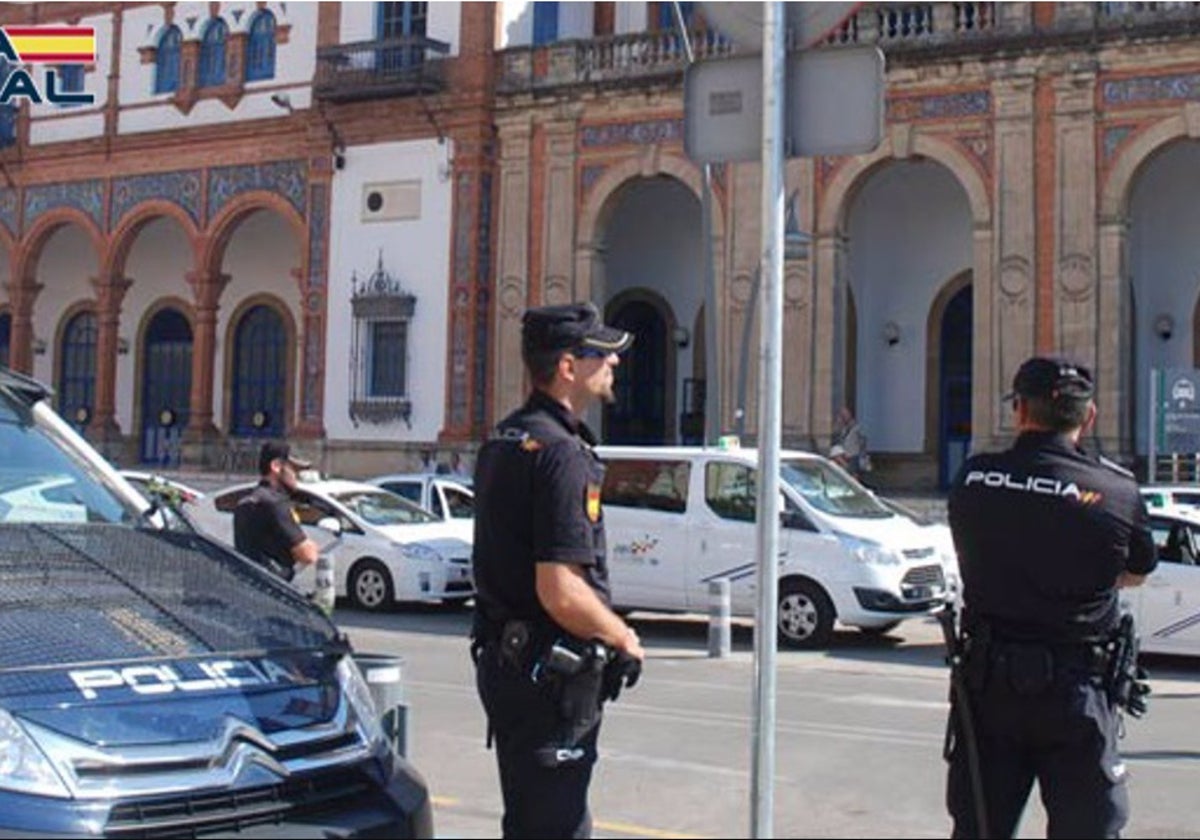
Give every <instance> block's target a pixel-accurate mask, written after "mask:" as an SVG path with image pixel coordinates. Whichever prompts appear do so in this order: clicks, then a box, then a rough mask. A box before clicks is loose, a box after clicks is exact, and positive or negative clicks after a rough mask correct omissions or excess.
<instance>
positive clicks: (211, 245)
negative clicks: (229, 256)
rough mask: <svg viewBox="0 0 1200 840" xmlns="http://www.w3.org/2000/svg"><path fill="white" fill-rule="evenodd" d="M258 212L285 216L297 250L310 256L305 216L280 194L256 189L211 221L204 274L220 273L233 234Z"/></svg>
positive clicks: (202, 259)
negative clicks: (293, 234) (294, 236)
mask: <svg viewBox="0 0 1200 840" xmlns="http://www.w3.org/2000/svg"><path fill="white" fill-rule="evenodd" d="M258 210H267V211H269V212H273V213H276V214H277V215H279V216H282V217H283V219H284V220H285V221H286V222H287V223H288V225H289V226H290V227H291V228H292V231H293V233H295V235H296V244H297V250H298V251H299V253H300V255H301V257H302V258H303V257H304V255H305V254H307V252H308V249H307V247H306V245H307V242H308V226H307V225H306V224H305V223H304V219H303V217H301V215H300V214H299V213H298V212H296V208H295V207H293V206H292V204H291V202H289V201H288V200H287V199H286V198H284V197H283V196H281V195H279V194H277V193H273V192H267V191H265V190H254V191H252V192H246V193H242V194H241V195H239V196H237V197H236V198H234V199H232V200H231V201H230V202H229V203H228V204H226V205H225V207H224V208H222V210H221V212H220V213H218V214H217V215H216V216H215V217H214V218H213V219H212V220H211V221H210V222H209V225H208V231H207V232H208V236H207V242H206V244H205V245H204V247H203V252H202V253H201V255H200V260H199V266H200V270H201V271H202V272H205V273H211V274H216V273H219V272H220V270H221V263H222V262H223V261H224V259H225V249H226V248H227V247H228V246H229V240H230V239H232V238H233V234H234V233H236V232H237V229H238V227H239V226H240V225H241V223H242V222H243V221H245V219H246V217H247V216H249V215H250V214H251V213H254V212H255V211H258Z"/></svg>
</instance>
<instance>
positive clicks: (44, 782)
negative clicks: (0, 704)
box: [0, 709, 71, 799]
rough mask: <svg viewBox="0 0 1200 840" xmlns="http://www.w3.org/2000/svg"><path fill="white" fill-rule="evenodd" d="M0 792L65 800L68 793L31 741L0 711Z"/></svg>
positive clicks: (14, 722) (10, 717)
mask: <svg viewBox="0 0 1200 840" xmlns="http://www.w3.org/2000/svg"><path fill="white" fill-rule="evenodd" d="M0 790H16V791H21V792H22V793H33V794H37V795H38V796H56V797H60V798H64V799H65V798H68V797H70V795H71V793H70V791H68V790H67V787H66V785H64V784H63V781H62V779H60V778H59V777H58V773H56V772H55V771H54V768H53V767H52V766H51V764H50V762H49V760H47V758H46V756H44V755H43V754H42V751H41V750H40V749H38V745H37V744H35V743H34V742H33V739H32V738H30V737H29V736H28V735H27V734H25V730H24V729H22V728H21V725H20V724H19V723H17V722H16V720H14V719H13V717H12V715H10V714H9V713H8V712H6V711H4V710H3V709H0Z"/></svg>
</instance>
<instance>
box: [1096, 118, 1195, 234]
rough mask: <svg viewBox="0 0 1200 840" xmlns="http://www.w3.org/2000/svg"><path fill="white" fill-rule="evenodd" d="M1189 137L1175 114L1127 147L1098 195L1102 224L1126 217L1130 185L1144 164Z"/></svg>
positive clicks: (1182, 123) (1156, 124)
mask: <svg viewBox="0 0 1200 840" xmlns="http://www.w3.org/2000/svg"><path fill="white" fill-rule="evenodd" d="M1189 137H1194V135H1192V134H1191V133H1190V132H1189V131H1188V126H1187V120H1186V119H1185V118H1184V116H1183V114H1176V115H1175V116H1172V117H1167V118H1166V119H1164V120H1160V121H1159V122H1157V123H1155V124H1154V125H1152V126H1150V127H1149V128H1147V129H1145V130H1144V131H1142V132H1140V133H1139V134H1138V135H1137V136H1136V137H1135V138H1134V139H1133V140H1132V141H1131V142H1129V143H1127V144H1126V145H1125V148H1124V149H1123V150H1122V151H1121V152H1120V153H1119V154H1118V155H1117V159H1116V162H1115V163H1113V165H1112V168H1111V169H1109V171H1108V177H1107V178H1105V180H1104V186H1103V188H1102V190H1101V193H1100V218H1101V220H1116V219H1120V218H1122V217H1123V216H1125V214H1126V212H1127V210H1128V209H1129V196H1130V193H1132V191H1133V182H1134V180H1135V179H1136V178H1137V176H1138V174H1139V173H1140V172H1141V171H1142V168H1143V167H1144V166H1145V164H1146V163H1147V162H1148V161H1149V160H1150V158H1152V157H1154V155H1155V154H1157V153H1158V152H1159V151H1161V150H1162V149H1164V148H1165V147H1166V146H1168V145H1170V144H1171V143H1174V142H1175V141H1176V140H1183V139H1187V138H1189Z"/></svg>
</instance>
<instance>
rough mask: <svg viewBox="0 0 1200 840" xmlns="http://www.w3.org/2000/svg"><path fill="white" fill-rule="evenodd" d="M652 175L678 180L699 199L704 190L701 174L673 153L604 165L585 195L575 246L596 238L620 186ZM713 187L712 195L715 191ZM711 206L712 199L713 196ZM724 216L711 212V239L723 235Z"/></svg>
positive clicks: (719, 237)
mask: <svg viewBox="0 0 1200 840" xmlns="http://www.w3.org/2000/svg"><path fill="white" fill-rule="evenodd" d="M655 175H668V176H670V177H672V178H674V179H675V180H677V181H680V182H682V183H683V184H684V185H686V186H687V187H688V189H690V190H691V191H692V193H693V194H694V195H695V196H696V200H697V201H699V200H700V196H701V194H702V192H703V189H704V184H703V177H704V176H703V174H702V173H701V170H700V168H699V167H697V166H696V165H695V164H694V163H691V162H689V161H687V160H684V159H683V158H680V157H676V156H674V155H661V156H659V157H658V158H657V159H656V160H655V161H654V162H653V164H652V165H646V163H645V162H644V161H643V160H642V159H635V158H631V159H629V160H626V161H623V162H622V163H618V164H614V165H613V166H610V167H608V168H607V169H606V170H605V171H604V174H603V175H601V176H600V178H599V179H598V180H597V181H596V183H595V184H593V185H592V188H591V189H590V190H589V191H588V194H587V198H586V199H585V200H584V203H583V206H582V207H581V208H580V213H579V224H578V226H577V227H576V231H577V234H576V236H577V245H579V246H581V247H585V246H586V245H587V244H589V243H593V242H595V240H596V233H597V231H598V229H599V227H600V225H601V224H602V222H604V221H605V220H606V217H607V214H608V213H610V212H611V211H612V206H613V204H612V202H611V199H612V198H614V197H615V196H616V195H617V194H618V193H619V192H620V189H621V187H623V186H625V184H626V183H627V182H629V181H632V180H633V179H634V178H649V177H653V176H655ZM715 192H716V191H715V190H714V194H715ZM713 204H714V207H716V198H715V195H714V200H713ZM724 229H725V218H724V216H723V214H722V213H720V212H715V213H713V238H714V239H717V240H720V239H721V238H722V237H723V236H724V235H725V230H724Z"/></svg>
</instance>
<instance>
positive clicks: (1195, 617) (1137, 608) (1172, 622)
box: [1121, 511, 1200, 656]
mask: <svg viewBox="0 0 1200 840" xmlns="http://www.w3.org/2000/svg"><path fill="white" fill-rule="evenodd" d="M1150 530H1151V531H1152V532H1153V534H1154V544H1155V545H1156V546H1157V547H1158V568H1156V569H1155V570H1154V571H1153V572H1152V573H1151V574H1150V576H1149V577H1147V578H1146V582H1145V583H1143V584H1142V585H1141V586H1135V587H1132V588H1129V589H1122V590H1121V603H1122V605H1123V607H1125V608H1126V609H1128V610H1129V611H1130V612H1132V613H1133V617H1134V620H1135V622H1136V624H1137V628H1138V636H1139V638H1140V640H1141V649H1142V650H1143V651H1146V652H1148V653H1175V654H1183V655H1186V656H1200V565H1197V563H1200V521H1197V520H1196V519H1193V518H1191V517H1186V516H1178V515H1175V514H1170V513H1164V512H1158V511H1151V512H1150Z"/></svg>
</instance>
